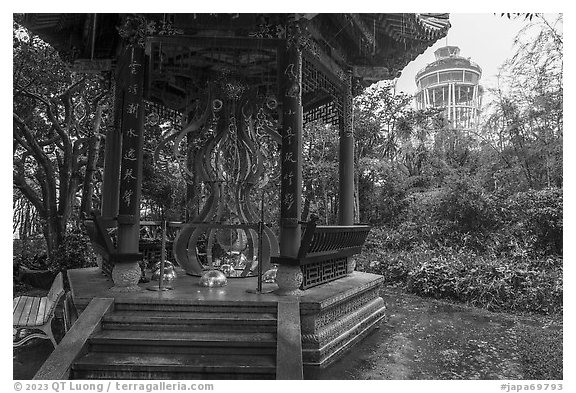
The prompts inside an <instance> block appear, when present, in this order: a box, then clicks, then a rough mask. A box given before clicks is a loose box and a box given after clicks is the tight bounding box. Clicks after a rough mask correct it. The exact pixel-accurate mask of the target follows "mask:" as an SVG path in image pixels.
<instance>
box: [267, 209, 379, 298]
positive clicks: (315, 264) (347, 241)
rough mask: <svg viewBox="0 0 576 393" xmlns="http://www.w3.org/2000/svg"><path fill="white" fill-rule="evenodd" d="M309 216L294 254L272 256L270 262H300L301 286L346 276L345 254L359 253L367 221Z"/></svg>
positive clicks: (346, 263) (294, 264)
mask: <svg viewBox="0 0 576 393" xmlns="http://www.w3.org/2000/svg"><path fill="white" fill-rule="evenodd" d="M317 220H318V217H316V216H312V217H311V220H310V221H309V222H307V223H302V224H303V225H305V229H304V232H303V234H302V240H301V242H300V249H299V250H298V256H297V257H295V258H294V257H285V256H279V257H272V258H271V262H272V263H276V264H280V265H282V264H286V265H292V266H299V267H300V269H301V270H302V274H303V282H302V285H301V286H300V288H301V289H307V288H310V287H313V286H316V285H320V284H324V283H326V282H329V281H332V280H336V279H338V278H342V277H345V276H346V275H347V274H348V258H349V257H351V256H353V255H356V254H359V253H360V252H361V251H362V246H363V245H364V242H365V241H366V237H367V236H368V233H369V232H370V226H369V225H316V222H317Z"/></svg>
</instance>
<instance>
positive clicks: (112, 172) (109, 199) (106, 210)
mask: <svg viewBox="0 0 576 393" xmlns="http://www.w3.org/2000/svg"><path fill="white" fill-rule="evenodd" d="M116 78H117V79H118V76H116ZM114 91H115V98H114V127H112V128H111V129H109V130H108V131H107V132H106V144H105V148H104V175H103V178H102V208H101V214H102V217H103V218H106V219H112V218H116V216H117V215H118V201H119V196H120V159H121V157H122V156H121V152H122V151H121V148H122V133H121V130H120V116H121V113H122V95H121V94H119V93H120V92H121V89H120V88H119V87H118V86H117V84H116V85H115V87H114Z"/></svg>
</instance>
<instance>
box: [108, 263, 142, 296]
mask: <svg viewBox="0 0 576 393" xmlns="http://www.w3.org/2000/svg"><path fill="white" fill-rule="evenodd" d="M141 276H142V271H141V270H140V265H139V264H138V262H130V263H117V264H116V265H114V269H112V281H114V286H113V287H112V288H110V290H111V291H113V292H135V291H139V290H141V288H140V287H139V286H138V281H140V277H141Z"/></svg>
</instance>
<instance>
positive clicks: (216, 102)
mask: <svg viewBox="0 0 576 393" xmlns="http://www.w3.org/2000/svg"><path fill="white" fill-rule="evenodd" d="M223 105H224V103H223V102H222V100H218V99H216V100H213V101H212V110H213V111H214V112H219V111H220V109H222V106H223Z"/></svg>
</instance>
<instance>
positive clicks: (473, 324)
mask: <svg viewBox="0 0 576 393" xmlns="http://www.w3.org/2000/svg"><path fill="white" fill-rule="evenodd" d="M383 298H384V299H385V301H386V305H387V308H388V312H389V319H388V321H387V322H385V323H383V324H382V326H381V327H380V329H378V330H377V331H376V332H374V333H373V334H371V335H370V336H369V337H367V338H366V339H365V340H363V341H362V342H361V343H360V344H358V345H357V346H356V347H354V349H353V350H352V351H351V352H350V353H348V354H347V355H346V356H345V357H343V358H342V359H340V360H339V361H337V362H336V363H335V364H333V365H332V366H331V367H329V368H328V369H326V370H322V371H319V372H315V373H313V374H311V375H308V378H310V379H390V380H420V379H443V380H447V379H464V380H471V379H526V378H525V375H524V370H523V365H522V362H521V353H520V352H521V351H520V350H519V348H518V340H517V338H518V335H519V334H522V333H521V332H522V331H524V329H526V328H527V327H529V328H543V329H549V328H550V329H561V326H557V325H556V326H554V325H553V324H552V325H550V324H547V323H546V321H545V320H544V319H539V318H529V317H516V316H512V315H509V314H504V313H492V312H489V311H485V310H482V309H477V308H473V307H466V306H462V305H455V304H451V303H447V302H442V301H436V300H430V299H423V298H420V297H418V296H414V295H408V294H406V293H404V292H403V291H401V290H399V289H395V288H386V289H384V291H383Z"/></svg>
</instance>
